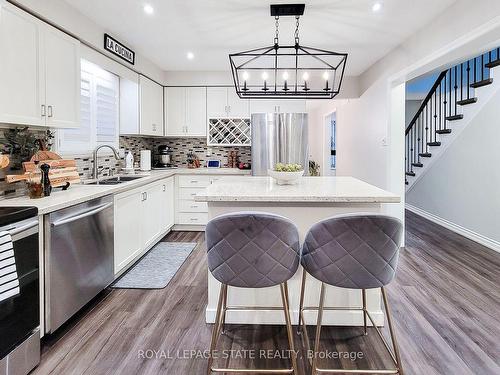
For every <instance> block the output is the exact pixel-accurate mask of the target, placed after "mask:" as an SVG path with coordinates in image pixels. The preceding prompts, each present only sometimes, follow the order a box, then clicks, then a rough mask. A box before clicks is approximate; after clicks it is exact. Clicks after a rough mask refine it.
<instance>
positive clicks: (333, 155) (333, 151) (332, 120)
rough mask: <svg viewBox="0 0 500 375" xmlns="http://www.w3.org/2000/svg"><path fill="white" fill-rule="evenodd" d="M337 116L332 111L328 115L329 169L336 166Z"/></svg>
mask: <svg viewBox="0 0 500 375" xmlns="http://www.w3.org/2000/svg"><path fill="white" fill-rule="evenodd" d="M336 130H337V116H336V114H335V113H332V114H331V116H330V169H331V170H334V169H335V168H336V167H337V145H336V137H337V133H336Z"/></svg>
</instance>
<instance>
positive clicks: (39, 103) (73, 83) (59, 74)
mask: <svg viewBox="0 0 500 375" xmlns="http://www.w3.org/2000/svg"><path fill="white" fill-rule="evenodd" d="M2 4H3V5H1V9H0V50H1V51H2V56H1V58H0V122H2V123H10V124H16V125H17V124H18V125H35V126H51V127H62V128H74V127H78V126H79V122H80V42H79V41H77V40H76V39H73V38H71V37H69V36H68V35H66V34H64V33H62V32H60V31H59V30H57V29H55V28H53V27H51V26H49V25H47V24H44V23H42V22H41V21H39V20H38V19H36V18H35V17H32V16H31V15H29V14H28V13H26V12H24V11H22V10H20V9H18V8H17V7H15V6H13V5H10V4H7V3H2Z"/></svg>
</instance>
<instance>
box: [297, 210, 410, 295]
mask: <svg viewBox="0 0 500 375" xmlns="http://www.w3.org/2000/svg"><path fill="white" fill-rule="evenodd" d="M402 235H403V225H402V224H401V222H400V221H399V220H397V219H395V218H392V217H389V216H383V215H347V216H337V217H332V218H329V219H326V220H323V221H320V222H318V223H316V224H315V225H314V226H313V227H312V228H311V229H310V230H309V232H308V233H307V235H306V238H305V241H304V245H303V249H302V260H301V262H302V266H303V267H304V268H305V269H306V270H307V272H308V273H309V274H310V275H312V276H314V277H315V278H316V279H318V280H320V281H323V282H324V283H327V284H329V285H333V286H337V287H341V288H352V289H370V288H378V287H381V286H384V285H387V284H388V283H389V282H391V280H392V279H393V278H394V276H395V272H396V267H397V264H398V257H399V246H400V243H401V239H402Z"/></svg>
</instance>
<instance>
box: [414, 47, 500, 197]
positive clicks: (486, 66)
mask: <svg viewBox="0 0 500 375" xmlns="http://www.w3.org/2000/svg"><path fill="white" fill-rule="evenodd" d="M497 66H500V48H497V49H494V50H492V51H489V52H487V53H485V54H483V55H481V56H478V57H475V58H473V59H470V60H468V61H466V62H463V63H461V64H458V65H455V66H453V67H451V68H450V69H448V70H445V71H443V72H441V73H440V74H439V76H438V77H437V79H436V81H435V82H434V84H433V85H432V88H431V89H430V91H429V93H428V94H427V96H426V97H425V99H424V100H423V102H422V104H421V106H420V107H419V109H418V111H417V113H416V114H415V116H414V117H413V118H412V120H411V121H410V123H409V124H408V126H407V127H406V131H405V172H406V176H405V184H406V185H407V190H408V189H409V188H410V187H411V186H412V185H413V184H414V183H415V182H416V181H417V180H418V179H419V177H421V176H422V175H423V173H424V171H425V170H426V169H427V168H428V167H429V166H430V164H432V161H433V158H434V159H435V158H436V156H438V155H440V154H441V153H442V152H443V151H444V149H445V148H446V146H447V145H448V144H449V143H450V141H451V139H452V137H453V135H454V134H452V133H453V132H455V133H458V132H459V131H461V128H460V127H462V128H463V127H464V126H465V124H466V123H468V121H470V120H471V119H472V117H473V116H475V114H476V113H477V112H478V111H479V109H480V108H479V107H480V106H481V102H480V103H479V104H478V100H479V101H484V103H485V102H486V101H487V100H488V98H489V97H491V96H492V95H493V93H494V92H496V91H495V90H496V89H497V87H495V90H492V89H489V88H488V86H490V85H492V83H493V76H494V74H493V72H492V69H493V68H495V67H497ZM498 88H499V89H500V85H499V86H498ZM471 107H477V108H471ZM481 107H482V106H481Z"/></svg>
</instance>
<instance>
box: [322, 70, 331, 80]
mask: <svg viewBox="0 0 500 375" xmlns="http://www.w3.org/2000/svg"><path fill="white" fill-rule="evenodd" d="M329 78H330V75H329V74H328V72H324V73H323V79H324V80H325V81H328V79H329Z"/></svg>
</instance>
